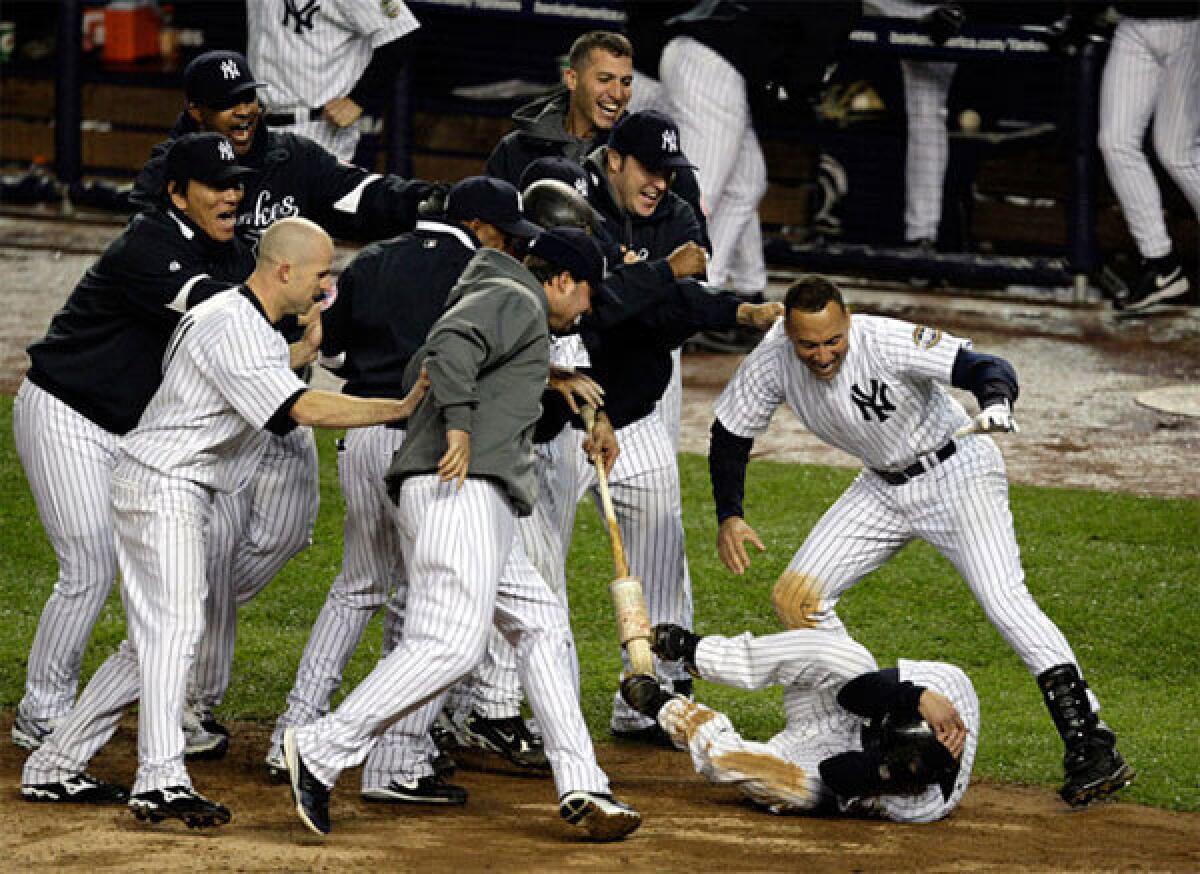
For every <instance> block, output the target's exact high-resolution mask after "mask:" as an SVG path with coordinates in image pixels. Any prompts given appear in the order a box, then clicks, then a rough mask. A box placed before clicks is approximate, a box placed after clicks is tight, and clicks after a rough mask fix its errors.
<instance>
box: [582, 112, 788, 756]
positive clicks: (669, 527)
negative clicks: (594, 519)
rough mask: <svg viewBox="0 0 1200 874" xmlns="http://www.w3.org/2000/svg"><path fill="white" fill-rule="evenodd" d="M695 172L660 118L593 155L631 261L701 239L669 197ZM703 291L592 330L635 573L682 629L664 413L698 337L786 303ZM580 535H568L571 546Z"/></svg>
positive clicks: (673, 466) (680, 553)
mask: <svg viewBox="0 0 1200 874" xmlns="http://www.w3.org/2000/svg"><path fill="white" fill-rule="evenodd" d="M687 163H688V160H687V157H686V156H685V155H684V153H683V152H682V151H681V150H680V147H679V130H678V128H677V127H676V126H675V125H674V123H673V122H672V121H671V120H670V119H669V118H667V117H666V116H664V115H663V114H662V113H658V112H654V111H653V110H647V111H644V112H638V113H633V114H630V115H626V116H625V117H624V118H622V119H621V121H620V122H618V123H617V125H616V126H615V127H614V128H613V133H612V137H611V138H610V141H609V144H608V145H607V146H604V147H601V148H600V149H598V150H597V151H596V152H594V153H593V154H592V155H590V156H589V157H588V159H587V162H586V164H585V169H586V170H587V171H588V174H589V177H590V180H591V186H590V187H591V191H592V206H594V207H595V208H596V210H597V212H599V213H600V216H601V220H602V225H603V228H604V231H605V233H607V234H608V235H609V236H610V237H611V238H612V239H613V240H614V241H615V242H616V243H617V245H619V246H620V248H621V251H622V252H623V256H624V258H625V259H626V260H631V261H637V260H641V259H659V258H662V257H664V256H665V255H667V254H668V253H671V252H673V251H675V250H676V248H677V247H679V246H680V245H682V244H685V243H688V242H691V243H696V242H698V241H699V239H700V235H699V228H698V225H697V223H696V221H695V217H694V215H693V213H692V210H691V207H689V206H688V205H687V204H686V203H685V202H684V201H683V200H682V198H680V197H679V196H678V195H676V194H675V193H674V192H672V191H670V190H668V185H669V181H670V177H671V175H672V173H673V171H674V169H675V168H676V167H679V166H683V165H686V164H687ZM664 282H668V280H667V278H665V277H664ZM669 284H675V283H674V281H673V280H670V281H669ZM695 290H696V292H697V293H696V294H695V295H693V296H691V297H689V298H688V300H687V302H683V303H681V302H676V303H675V304H671V305H661V304H660V305H657V306H652V307H647V309H646V310H644V311H643V312H641V313H639V314H638V316H637V317H636V318H618V319H616V320H608V319H606V318H603V316H604V313H603V312H602V311H600V310H599V308H598V311H597V318H596V322H595V323H594V324H593V325H591V326H585V329H584V330H583V331H582V332H581V335H582V336H583V339H584V342H585V345H586V347H587V353H588V357H589V359H590V361H591V365H590V368H589V369H588V370H587V371H586V372H588V373H589V375H591V376H592V377H593V378H594V379H596V381H597V382H599V383H600V385H601V386H602V387H603V388H604V390H605V407H604V410H603V413H602V415H601V416H600V419H601V420H602V421H607V422H608V424H610V425H611V426H612V427H613V428H614V429H616V439H617V442H618V444H619V445H620V447H621V456H620V457H619V458H618V459H617V462H616V464H615V465H614V467H613V470H612V473H611V475H610V477H609V485H610V488H611V491H612V497H613V502H614V505H615V507H616V513H617V521H618V524H619V525H620V528H621V536H622V540H623V542H624V544H625V547H626V549H627V550H628V557H629V567H630V572H631V573H632V574H633V575H635V576H637V577H639V578H640V579H642V581H643V582H644V584H645V586H646V602H647V608H648V610H649V615H650V619H651V621H655V622H657V621H664V622H676V623H678V624H690V621H691V620H690V619H689V618H687V617H690V616H691V611H692V599H691V581H690V579H689V577H688V571H687V560H686V555H685V553H684V544H683V522H682V515H681V513H682V511H681V506H680V497H679V470H678V466H677V461H676V458H675V451H674V443H673V442H672V440H671V438H670V434H669V430H668V429H669V428H670V427H671V425H670V424H669V423H667V422H665V421H664V420H665V419H666V417H667V415H668V414H669V410H668V408H667V405H666V404H665V403H663V404H660V401H661V400H662V399H663V395H664V392H665V391H666V389H667V386H668V385H669V383H670V381H671V380H672V379H673V378H677V373H678V366H677V362H676V361H674V360H673V358H674V357H675V356H674V355H673V353H674V352H677V350H678V348H679V347H680V346H682V344H683V343H684V341H685V340H686V339H687V338H688V337H690V336H691V335H692V334H693V333H695V332H696V331H698V330H706V329H728V328H731V327H734V326H736V325H737V324H740V323H754V321H755V320H756V319H758V318H761V319H762V320H764V323H765V324H769V323H770V321H771V320H772V319H773V318H774V315H777V313H776V311H775V309H774V308H773V307H775V306H777V305H762V306H755V305H750V304H745V308H742V307H741V305H740V302H739V301H738V300H737V299H736V298H735V297H732V296H728V295H725V296H720V295H718V296H713V295H708V294H707V293H705V292H704V291H702V290H699V289H698V288H696V289H695ZM676 422H677V419H676ZM578 463H579V464H580V465H581V468H580V471H579V474H578V479H579V482H580V488H581V491H586V490H587V489H589V488H590V489H592V490H593V492H595V491H596V487H597V484H596V481H595V472H594V470H592V468H591V466H590V465H588V464H587V461H586V458H580V459H579V462H578ZM597 500H598V496H597ZM573 518H574V517H573V516H571V518H570V520H569V521H570V522H573ZM569 537H570V529H569V528H568V529H567V530H566V531H565V532H564V542H569ZM564 554H565V553H564ZM662 670H663V672H664V675H663V678H664V679H666V680H669V681H671V682H673V683H674V684H675V685H674V688H675V689H676V690H677V691H681V692H686V691H687V688H688V686H689V684H690V679H689V678H688V677H687V675H686V674H685V673H684V672H683V670H682V668H680V667H679V666H677V665H675V666H672V665H664V666H662ZM613 708H614V709H613V717H612V722H611V725H610V727H611V729H612V731H613V733H614V734H615V735H617V736H619V737H625V738H632V739H652V740H660V739H661V738H660V734H659V732H658V731H657V729H656V727H655V725H654V723H653V721H651V720H648V719H646V717H644V716H642V715H641V714H639V713H636V712H634V711H631V710H630V709H629V708H628V707H627V706H626V705H625V702H624V701H623V700H622V699H621V698H620V695H619V694H618V695H616V696H615V697H614V704H613Z"/></svg>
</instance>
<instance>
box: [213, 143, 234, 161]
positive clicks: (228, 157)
mask: <svg viewBox="0 0 1200 874" xmlns="http://www.w3.org/2000/svg"><path fill="white" fill-rule="evenodd" d="M217 151H218V152H220V153H221V160H222V161H228V162H229V163H230V164H232V163H233V162H234V160H235V158H234V156H233V146H231V145H230V144H229V142H228V141H227V140H221V142H219V143H217Z"/></svg>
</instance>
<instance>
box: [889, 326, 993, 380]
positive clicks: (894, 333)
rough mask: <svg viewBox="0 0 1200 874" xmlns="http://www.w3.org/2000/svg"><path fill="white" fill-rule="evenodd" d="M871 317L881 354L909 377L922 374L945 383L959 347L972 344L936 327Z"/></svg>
mask: <svg viewBox="0 0 1200 874" xmlns="http://www.w3.org/2000/svg"><path fill="white" fill-rule="evenodd" d="M871 321H872V322H873V323H874V328H875V331H874V334H875V342H876V343H877V345H878V348H879V353H880V355H881V357H882V358H883V359H884V361H886V362H887V364H888V366H889V368H890V369H891V370H892V372H894V373H898V374H903V375H906V376H908V377H909V378H911V379H915V380H918V379H922V378H923V379H929V380H932V381H933V382H940V383H944V384H947V385H948V384H949V383H950V376H951V373H952V372H953V370H954V359H955V358H956V357H957V356H958V350H959V349H961V348H963V347H966V348H968V349H969V348H970V347H971V341H970V340H964V339H962V338H960V337H955V336H952V335H951V334H947V333H945V332H944V331H942V330H940V329H939V328H930V327H928V326H926V325H914V324H912V323H911V322H903V321H900V320H899V319H889V318H885V317H882V316H876V317H874V318H873V319H872V320H871Z"/></svg>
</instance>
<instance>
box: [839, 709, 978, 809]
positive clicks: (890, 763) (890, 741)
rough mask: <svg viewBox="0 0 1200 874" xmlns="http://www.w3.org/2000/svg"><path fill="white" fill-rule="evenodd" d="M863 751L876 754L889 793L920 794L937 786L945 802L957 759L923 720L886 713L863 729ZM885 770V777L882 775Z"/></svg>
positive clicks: (956, 767) (956, 765)
mask: <svg viewBox="0 0 1200 874" xmlns="http://www.w3.org/2000/svg"><path fill="white" fill-rule="evenodd" d="M862 742H863V750H864V751H865V752H868V753H870V752H877V753H878V755H879V758H880V760H881V762H882V768H881V769H880V776H881V777H883V778H884V782H885V785H886V787H887V789H886V790H885V791H889V792H920V791H921V790H922V789H924V788H925V787H926V786H929V785H930V784H933V783H936V784H937V785H938V787H939V788H940V789H941V790H942V797H943V798H946V799H948V798H949V797H950V793H952V792H953V791H954V781H955V780H957V779H958V767H959V763H958V760H957V759H955V758H954V756H953V755H951V754H950V751H949V750H948V749H946V747H945V746H944V745H943V744H942V742H941V741H939V740H938V739H937V735H936V734H935V733H934V731H933V728H932V727H931V726H930V725H929V723H928V722H926V721H925V720H924V719H921V718H920V717H919V716H917V717H911V716H910V717H903V716H897V715H895V714H892V713H886V714H884V715H883V716H882V717H881V718H879V719H868V720H867V721H866V722H864V723H863V728H862ZM884 769H886V774H885V773H884Z"/></svg>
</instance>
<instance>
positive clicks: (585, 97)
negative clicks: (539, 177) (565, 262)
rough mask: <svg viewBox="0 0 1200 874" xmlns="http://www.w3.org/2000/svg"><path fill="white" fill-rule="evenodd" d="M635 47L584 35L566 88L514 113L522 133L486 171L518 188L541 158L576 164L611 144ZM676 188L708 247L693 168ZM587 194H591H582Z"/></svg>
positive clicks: (684, 170) (506, 141)
mask: <svg viewBox="0 0 1200 874" xmlns="http://www.w3.org/2000/svg"><path fill="white" fill-rule="evenodd" d="M632 85H633V46H632V45H631V44H630V42H629V40H628V39H627V38H626V37H625V36H623V35H622V34H619V33H613V32H612V31H607V30H593V31H589V32H587V33H585V34H583V35H582V36H580V37H578V38H577V39H576V40H575V42H573V43H572V44H571V48H570V51H569V52H568V53H567V69H566V70H564V71H563V88H562V89H561V90H558V91H555V92H554V93H552V94H550V95H549V96H547V97H542V98H539V99H537V100H535V101H533V102H532V103H529V104H527V105H525V106H522V107H520V108H519V109H517V111H516V112H514V113H513V116H512V118H513V122H514V123H515V124H516V125H517V128H516V130H514V131H512V132H510V133H508V134H506V135H505V136H504V137H503V138H502V139H501V140H500V142H499V143H497V144H496V147H495V148H494V149H493V150H492V154H491V155H489V156H488V160H487V166H486V168H485V172H486V173H487V174H488V175H489V176H499V177H500V178H501V179H507V180H508V181H509V182H511V183H512V184H513V185H517V187H518V188H520V189H521V190H522V191H524V190H525V188H526V187H528V185H529V183H530V182H532V181H534V180H533V179H524V178H523V176H524V173H525V170H526V168H527V167H528V166H529V165H530V164H531V163H532V162H533V161H536V160H537V159H538V158H546V157H562V158H567V159H568V160H570V161H572V162H573V163H575V164H583V162H584V160H585V159H586V158H587V156H588V155H590V154H591V153H592V152H593V151H595V149H596V148H597V147H598V146H601V145H603V144H604V143H606V142H607V141H608V135H609V132H610V131H611V130H612V127H613V125H614V124H616V123H617V121H618V120H619V119H620V118H621V116H622V115H624V114H625V111H626V107H627V106H628V104H629V101H630V98H631V96H632V93H633V92H632V90H631V89H632ZM671 187H672V190H673V191H674V192H675V193H676V194H678V195H679V196H680V197H682V198H683V199H684V200H686V201H687V202H688V204H689V205H690V206H691V207H692V209H693V210H694V212H695V214H696V218H697V221H698V222H699V223H700V229H701V233H702V235H703V238H704V244H705V246H707V245H708V236H707V234H708V230H707V226H706V221H705V215H704V212H703V211H702V210H701V208H700V187H699V185H698V183H697V181H696V175H695V173H694V172H693V171H692V168H691V167H680V168H679V169H678V171H677V173H676V176H675V179H674V180H673V181H672V186H671ZM580 193H581V194H583V195H584V196H586V195H587V192H586V191H581V192H580Z"/></svg>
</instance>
